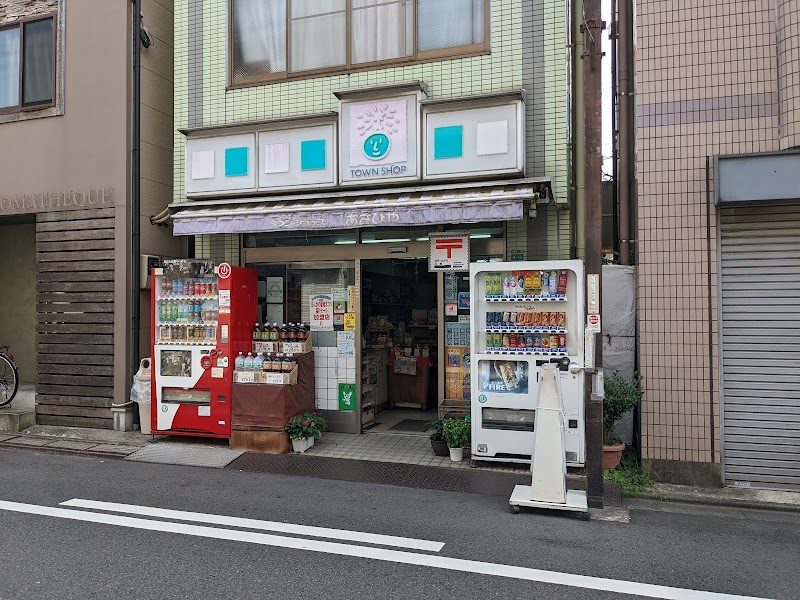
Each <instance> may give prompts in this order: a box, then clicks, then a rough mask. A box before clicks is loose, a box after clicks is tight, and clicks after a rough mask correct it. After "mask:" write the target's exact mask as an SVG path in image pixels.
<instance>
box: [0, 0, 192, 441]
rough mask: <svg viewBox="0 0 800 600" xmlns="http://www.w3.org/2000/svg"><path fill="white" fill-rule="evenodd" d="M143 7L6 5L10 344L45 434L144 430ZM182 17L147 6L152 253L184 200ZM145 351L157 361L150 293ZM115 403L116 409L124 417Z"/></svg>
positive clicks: (167, 236)
mask: <svg viewBox="0 0 800 600" xmlns="http://www.w3.org/2000/svg"><path fill="white" fill-rule="evenodd" d="M132 7H133V5H132V3H131V2H105V1H103V0H91V1H83V2H69V3H67V2H65V1H64V0H60V1H59V0H26V1H16V0H10V1H9V0H6V1H4V2H2V3H0V255H2V257H3V258H4V259H5V260H4V264H5V268H4V269H3V270H2V273H0V288H1V289H2V290H3V293H2V297H0V345H9V346H10V349H11V352H12V353H13V354H14V356H15V359H16V361H17V363H18V366H19V375H20V378H21V381H22V384H23V385H33V384H35V389H36V420H37V423H39V424H44V425H71V426H87V427H100V428H113V427H115V426H116V427H117V428H131V427H132V425H133V420H132V408H131V407H130V406H126V402H127V400H128V398H129V395H130V381H131V375H132V373H133V371H134V364H135V363H137V362H138V358H139V357H138V356H137V351H136V350H135V349H134V348H133V340H134V339H135V336H134V332H133V331H132V329H131V324H132V323H133V322H135V321H134V320H133V319H132V310H133V306H134V302H133V296H132V294H133V293H134V292H133V289H134V286H133V281H132V273H133V268H132V267H133V258H132V248H131V235H132V231H133V230H134V228H133V226H132V207H131V201H132V173H131V151H132V148H133V143H132V134H131V117H132V114H133V103H132V97H133V95H132V89H133V88H132V77H133V74H132V68H131V64H132V52H131V48H132V47H133V43H132V22H133V21H132V14H133V10H132ZM171 10H172V7H171V2H168V1H164V0H145V1H144V2H143V4H142V13H143V15H144V18H145V19H146V20H148V19H149V35H150V37H149V39H150V41H151V42H155V45H152V47H150V48H148V49H143V52H142V62H143V65H142V74H143V75H142V79H143V83H142V99H141V114H142V128H141V129H142V136H141V139H142V151H141V157H142V164H143V168H142V191H141V214H142V215H144V216H143V217H142V222H141V249H142V252H143V253H145V254H149V255H158V256H178V255H180V241H179V240H177V241H176V240H175V239H174V238H173V236H172V235H171V232H170V231H169V229H168V228H166V227H155V226H153V225H151V224H150V221H149V216H150V215H156V214H158V213H160V212H162V211H163V210H164V208H165V207H166V205H167V204H168V203H169V198H170V196H171V194H172V181H171V177H172V172H171V171H172V169H171V164H172V163H171V161H172V138H171V127H170V125H169V123H170V122H171V114H172V83H171V81H172V64H171V62H172V13H171ZM141 297H142V302H143V306H142V314H143V315H145V316H144V319H143V320H142V321H141V327H140V331H141V348H143V349H144V353H143V354H144V356H147V355H148V354H149V352H148V350H147V349H148V348H149V342H148V340H149V332H150V326H149V317H148V316H147V315H148V314H149V311H148V308H147V306H148V300H147V295H146V294H144V293H143V294H142V296H141ZM113 405H116V407H114V406H113Z"/></svg>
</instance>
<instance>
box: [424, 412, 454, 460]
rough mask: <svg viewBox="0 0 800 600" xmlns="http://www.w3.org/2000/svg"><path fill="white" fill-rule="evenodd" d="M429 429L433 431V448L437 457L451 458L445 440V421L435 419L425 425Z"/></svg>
mask: <svg viewBox="0 0 800 600" xmlns="http://www.w3.org/2000/svg"><path fill="white" fill-rule="evenodd" d="M425 424H426V425H427V426H428V428H429V429H431V430H433V433H431V448H433V453H434V454H435V455H436V456H449V454H450V453H449V452H448V450H447V442H446V441H445V440H444V432H443V431H442V427H443V424H444V421H443V420H442V419H433V420H432V421H428V422H427V423H425Z"/></svg>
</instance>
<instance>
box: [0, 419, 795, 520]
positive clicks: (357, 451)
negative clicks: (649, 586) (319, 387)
mask: <svg viewBox="0 0 800 600" xmlns="http://www.w3.org/2000/svg"><path fill="white" fill-rule="evenodd" d="M385 435H391V437H392V438H397V439H396V440H395V442H394V443H395V444H397V445H398V446H397V448H399V447H401V446H402V447H403V451H402V452H397V453H392V452H386V451H383V452H381V453H379V454H373V453H372V452H369V451H367V450H368V449H369V448H373V449H374V448H377V446H376V444H378V442H379V437H380V438H382V437H385ZM405 437H406V436H397V435H393V434H380V435H378V434H365V435H361V436H355V435H352V436H350V435H347V434H335V433H327V434H325V435H324V436H323V440H322V441H321V442H318V445H315V446H314V447H313V448H316V451H312V452H307V453H306V454H304V455H295V454H288V455H286V454H284V455H269V454H261V453H257V452H242V451H235V450H231V449H230V448H229V447H228V443H227V440H215V439H208V438H191V437H175V436H155V439H153V438H152V437H151V436H149V435H142V434H141V433H139V432H138V431H129V432H120V431H111V430H102V429H86V428H78V427H53V426H46V425H34V426H33V427H29V428H28V429H26V430H25V431H23V432H21V433H13V434H0V449H2V448H21V449H33V450H39V451H46V452H62V453H67V454H76V455H82V456H94V457H97V458H104V459H121V460H132V461H137V462H150V463H160V464H173V465H186V466H198V467H210V468H218V469H222V468H226V467H227V468H242V467H244V468H243V470H249V471H257V472H275V473H281V474H286V475H299V476H321V477H324V478H332V479H336V478H337V476H336V473H337V472H339V471H341V472H342V473H344V472H346V471H347V465H348V464H349V465H350V466H351V467H353V466H355V467H357V468H356V471H363V472H364V473H377V472H378V471H380V470H388V471H393V472H394V473H398V468H400V465H402V468H401V470H402V469H405V470H407V471H409V473H407V475H409V476H411V475H415V476H416V475H419V474H421V473H422V472H423V471H422V470H425V471H427V470H430V471H431V472H432V473H433V472H436V473H440V474H441V476H442V478H443V479H448V478H454V477H459V476H457V475H456V474H455V472H454V471H458V472H461V473H464V476H466V477H467V478H468V479H469V478H470V477H469V474H470V473H472V474H473V476H474V479H475V483H478V481H479V480H481V481H482V479H483V478H486V477H490V476H492V477H495V478H497V477H501V476H505V477H506V478H508V480H509V481H511V479H510V478H512V477H516V478H520V480H521V479H525V478H527V477H529V475H528V471H527V470H526V469H524V468H520V466H519V465H500V464H493V463H488V464H484V465H481V466H478V467H475V468H472V469H470V468H469V462H468V461H463V462H462V463H450V461H449V459H448V460H447V461H439V460H436V459H435V457H434V458H431V457H432V456H433V455H432V453H431V451H430V447H429V444H428V442H427V438H422V439H423V440H424V443H420V441H419V439H417V440H414V439H413V438H412V439H411V440H410V441H409V440H405ZM397 448H396V449H397ZM239 459H241V460H239ZM243 461H244V462H243ZM336 461H339V462H341V466H342V467H343V469H335V468H332V467H335V466H337V464H336ZM362 462H363V463H368V464H364V465H363V469H361V468H360V467H359V465H360V464H361V463H362ZM323 463H324V464H323ZM381 464H383V465H384V467H380V465H381ZM237 465H239V466H237ZM245 465H247V466H245ZM370 465H371V466H370ZM395 465H396V466H395ZM320 469H321V471H324V472H325V473H324V474H322V475H315V474H311V473H316V472H318V471H320ZM415 470H419V473H417V472H416V471H415ZM411 471H414V473H411ZM446 472H452V473H453V475H447V476H445V475H444V473H446ZM343 477H344V475H343ZM372 477H373V476H372V475H363V476H359V477H357V479H360V480H362V481H366V482H368V481H367V480H370V479H371V478H372ZM345 478H346V477H345ZM364 478H366V479H364ZM407 479H408V480H409V482H410V481H411V480H410V479H409V478H408V477H405V476H403V477H399V476H397V475H395V479H394V481H392V480H386V479H385V477H384V476H383V475H381V476H380V477H377V479H376V480H375V481H374V482H375V483H394V484H395V485H403V484H402V481H405V480H407ZM412 479H413V477H412ZM465 481H466V480H465ZM498 481H500V480H499V479H498ZM584 481H585V479H584V478H583V477H581V476H575V475H568V482H569V483H570V487H578V486H581V485H584ZM409 485H412V483H409ZM459 485H467V484H466V483H459ZM434 487H436V486H434ZM606 487H617V486H609V484H608V482H606ZM475 489H476V491H477V490H479V489H480V486H478V487H476V488H475ZM607 491H608V492H611V496H609V500H611V502H610V504H612V505H619V504H620V503H622V504H624V500H622V499H621V497H620V494H619V491H618V490H617V489H615V490H607ZM606 495H607V496H608V494H606ZM634 498H638V499H645V500H659V501H666V502H680V503H693V504H703V505H711V506H728V507H735V508H751V509H766V510H782V511H800V493H797V492H781V491H770V490H757V489H747V488H719V489H711V488H694V487H689V486H682V485H673V484H664V483H659V484H656V486H655V487H654V489H653V490H652V491H651V492H648V493H646V494H640V495H637V496H634Z"/></svg>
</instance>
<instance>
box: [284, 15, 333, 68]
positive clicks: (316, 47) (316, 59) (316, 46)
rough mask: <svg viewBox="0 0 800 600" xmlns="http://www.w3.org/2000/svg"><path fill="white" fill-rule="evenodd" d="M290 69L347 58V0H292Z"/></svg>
mask: <svg viewBox="0 0 800 600" xmlns="http://www.w3.org/2000/svg"><path fill="white" fill-rule="evenodd" d="M290 19H291V25H290V27H291V32H290V35H291V71H310V70H312V69H322V68H325V67H335V66H339V65H343V64H345V63H346V62H347V0H292V14H291V15H290Z"/></svg>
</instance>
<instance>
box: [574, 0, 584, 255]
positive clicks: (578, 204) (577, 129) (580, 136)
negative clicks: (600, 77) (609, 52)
mask: <svg viewBox="0 0 800 600" xmlns="http://www.w3.org/2000/svg"><path fill="white" fill-rule="evenodd" d="M582 23H583V0H574V2H573V3H572V39H573V46H572V64H573V65H574V66H573V69H572V74H573V88H572V101H573V106H574V109H573V117H572V118H573V126H572V136H573V154H572V164H573V165H574V166H573V177H574V186H575V258H585V257H586V191H585V182H586V174H585V173H584V160H585V157H586V134H585V132H584V116H585V114H586V113H585V109H584V106H585V105H584V99H583V61H582V60H581V56H582V55H583V49H584V43H583V33H582V32H581V24H582Z"/></svg>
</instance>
